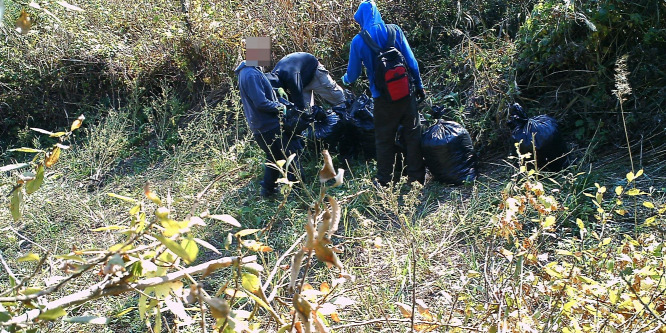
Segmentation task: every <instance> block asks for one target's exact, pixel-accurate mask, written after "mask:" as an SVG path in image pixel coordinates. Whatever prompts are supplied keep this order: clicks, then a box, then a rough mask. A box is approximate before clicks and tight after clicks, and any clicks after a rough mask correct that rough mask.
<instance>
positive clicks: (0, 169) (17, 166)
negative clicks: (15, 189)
mask: <svg viewBox="0 0 666 333" xmlns="http://www.w3.org/2000/svg"><path fill="white" fill-rule="evenodd" d="M29 165H30V164H28V163H16V164H10V165H5V166H3V167H0V172H5V171H11V170H16V169H20V168H25V167H27V166H29Z"/></svg>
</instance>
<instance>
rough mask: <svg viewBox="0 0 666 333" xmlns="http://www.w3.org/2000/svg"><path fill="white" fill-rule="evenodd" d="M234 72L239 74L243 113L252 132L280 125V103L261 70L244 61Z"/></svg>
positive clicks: (256, 132)
mask: <svg viewBox="0 0 666 333" xmlns="http://www.w3.org/2000/svg"><path fill="white" fill-rule="evenodd" d="M234 73H236V76H238V88H239V89H240V97H241V102H243V113H245V119H246V120H247V124H248V126H249V127H250V130H251V131H252V133H254V134H260V133H264V132H267V131H270V130H273V129H276V128H278V127H280V118H279V114H280V110H279V109H278V107H279V106H280V103H278V102H277V97H276V96H275V93H274V92H273V87H271V83H270V82H268V79H266V77H265V76H264V74H263V73H262V72H261V70H259V68H257V67H255V66H247V65H245V61H243V62H241V63H240V65H238V67H237V68H236V69H235V70H234Z"/></svg>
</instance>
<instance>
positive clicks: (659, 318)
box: [620, 274, 666, 326]
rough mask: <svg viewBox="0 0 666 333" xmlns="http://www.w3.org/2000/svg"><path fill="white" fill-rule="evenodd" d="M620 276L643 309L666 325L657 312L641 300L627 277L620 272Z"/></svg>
mask: <svg viewBox="0 0 666 333" xmlns="http://www.w3.org/2000/svg"><path fill="white" fill-rule="evenodd" d="M620 277H621V278H622V281H624V283H626V284H627V287H629V290H631V292H632V293H633V294H634V296H636V299H638V301H639V302H641V304H642V305H643V307H644V308H645V309H647V311H648V312H649V313H650V314H651V315H652V316H653V317H655V318H656V319H657V320H659V322H660V323H661V325H662V326H666V321H664V320H663V319H661V317H659V315H658V314H656V313H654V311H653V310H652V309H651V308H650V307H649V306H648V304H645V302H643V300H642V299H641V297H640V295H638V293H637V292H636V290H634V287H632V286H631V283H629V281H627V279H626V278H625V277H624V275H622V274H620Z"/></svg>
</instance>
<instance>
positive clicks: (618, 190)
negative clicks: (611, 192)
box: [615, 186, 624, 195]
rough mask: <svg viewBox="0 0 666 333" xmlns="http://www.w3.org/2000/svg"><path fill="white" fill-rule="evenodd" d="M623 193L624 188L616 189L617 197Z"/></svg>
mask: <svg viewBox="0 0 666 333" xmlns="http://www.w3.org/2000/svg"><path fill="white" fill-rule="evenodd" d="M622 191H624V188H623V187H622V186H618V187H616V188H615V194H617V195H620V194H622Z"/></svg>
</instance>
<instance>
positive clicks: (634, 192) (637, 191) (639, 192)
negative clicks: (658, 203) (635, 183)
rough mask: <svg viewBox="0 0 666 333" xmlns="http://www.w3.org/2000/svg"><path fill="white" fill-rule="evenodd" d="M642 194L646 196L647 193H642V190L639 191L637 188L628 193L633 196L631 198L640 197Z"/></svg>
mask: <svg viewBox="0 0 666 333" xmlns="http://www.w3.org/2000/svg"><path fill="white" fill-rule="evenodd" d="M640 194H645V192H641V190H639V189H637V188H632V189H631V190H629V191H627V195H631V196H636V195H640Z"/></svg>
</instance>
